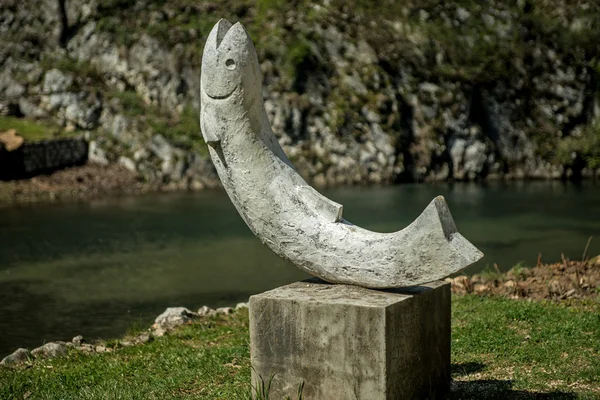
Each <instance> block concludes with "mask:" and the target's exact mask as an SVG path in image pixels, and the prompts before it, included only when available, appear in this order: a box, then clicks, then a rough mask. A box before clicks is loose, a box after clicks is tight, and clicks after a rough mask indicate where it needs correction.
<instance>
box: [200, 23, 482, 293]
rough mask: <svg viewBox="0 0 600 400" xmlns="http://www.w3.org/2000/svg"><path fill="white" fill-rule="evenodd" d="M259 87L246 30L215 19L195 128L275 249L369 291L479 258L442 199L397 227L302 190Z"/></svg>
mask: <svg viewBox="0 0 600 400" xmlns="http://www.w3.org/2000/svg"><path fill="white" fill-rule="evenodd" d="M261 85H262V77H261V73H260V69H259V65H258V59H257V55H256V50H255V49H254V45H253V44H252V40H251V39H250V37H249V36H248V33H247V32H246V30H245V29H244V27H243V26H242V25H241V24H240V23H236V24H235V25H232V24H231V23H230V22H228V21H226V20H220V21H219V22H218V23H217V24H216V25H215V27H214V28H213V30H212V31H211V33H210V35H209V37H208V39H207V42H206V46H205V48H204V55H203V58H202V76H201V114H200V121H201V126H202V134H203V136H204V140H205V141H206V143H207V144H208V149H209V151H210V155H211V157H212V160H213V162H214V165H215V167H216V169H217V172H218V174H219V177H220V178H221V182H222V183H223V186H224V187H225V190H226V191H227V193H228V194H229V197H230V198H231V201H232V202H233V204H234V205H235V207H236V208H237V210H238V212H239V213H240V215H241V216H242V218H243V219H244V221H245V222H246V224H247V225H248V227H250V229H251V230H252V232H254V234H255V235H256V236H258V238H259V239H260V240H261V241H262V242H263V243H265V244H266V245H267V246H269V247H270V248H271V250H273V251H274V252H275V253H276V254H278V255H279V256H281V257H283V258H284V259H287V260H290V261H291V262H292V263H294V264H295V265H296V266H297V267H298V268H300V269H301V270H303V271H306V272H308V273H310V274H312V275H315V276H317V277H319V278H321V279H323V280H325V281H328V282H332V283H345V284H353V285H359V286H364V287H368V288H392V287H403V286H413V285H419V284H422V283H425V282H431V281H435V280H438V279H442V278H445V277H447V276H448V275H450V274H453V273H455V272H458V271H460V270H462V269H463V268H465V267H467V266H468V265H470V264H472V263H474V262H475V261H477V260H479V259H480V258H481V257H482V256H483V254H482V253H481V252H480V251H479V250H478V249H477V248H475V247H474V246H473V245H472V244H471V243H469V241H467V240H466V239H465V238H464V237H463V236H462V235H461V234H459V233H458V232H457V231H456V226H455V225H454V221H453V219H452V216H451V215H450V211H449V210H448V206H447V204H446V202H445V200H444V198H443V197H441V196H439V197H436V198H435V199H434V200H433V201H432V202H431V203H430V204H429V206H427V208H426V209H425V211H423V213H422V214H421V215H420V216H419V217H418V218H417V219H416V220H415V221H414V222H413V223H412V224H410V225H409V226H408V227H406V228H405V229H403V230H401V231H398V232H395V233H376V232H371V231H368V230H365V229H362V228H360V227H358V226H355V225H353V224H351V223H350V222H348V221H346V220H345V219H343V218H342V206H341V205H340V204H337V203H335V202H333V201H331V200H329V199H328V198H326V197H324V196H323V195H321V194H320V193H318V192H317V191H316V190H315V189H313V188H312V187H311V186H309V185H308V184H307V183H306V182H305V181H304V180H303V179H302V177H300V175H299V174H298V173H297V172H296V170H295V169H294V167H293V165H292V163H291V162H290V160H289V159H288V158H287V157H286V155H285V153H284V152H283V150H282V149H281V147H280V146H279V143H278V142H277V139H276V138H275V135H274V134H273V132H272V130H271V126H270V123H269V120H268V119H267V114H266V112H265V108H264V104H263V99H262V91H261Z"/></svg>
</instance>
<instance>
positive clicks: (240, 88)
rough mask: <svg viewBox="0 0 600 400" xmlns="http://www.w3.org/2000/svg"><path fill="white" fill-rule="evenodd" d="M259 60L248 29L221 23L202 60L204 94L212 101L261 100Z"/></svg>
mask: <svg viewBox="0 0 600 400" xmlns="http://www.w3.org/2000/svg"><path fill="white" fill-rule="evenodd" d="M261 86H262V77H261V74H260V68H259V65H258V56H257V55H256V50H255V48H254V45H253V44H252V40H251V39H250V36H249V35H248V33H247V32H246V29H245V28H244V26H243V25H242V24H240V23H239V22H238V23H236V24H231V22H229V21H227V20H225V19H221V20H220V21H219V22H218V23H217V24H216V25H215V26H214V28H213V29H212V31H211V32H210V34H209V35H208V39H207V40H206V45H205V47H204V54H203V56H202V75H201V87H202V91H203V92H204V93H205V94H206V95H207V96H208V97H210V98H211V99H215V100H224V99H229V98H236V99H237V98H239V97H241V98H242V101H243V102H244V103H245V102H248V101H252V102H254V101H255V100H256V99H257V98H262V97H261V96H262V94H261Z"/></svg>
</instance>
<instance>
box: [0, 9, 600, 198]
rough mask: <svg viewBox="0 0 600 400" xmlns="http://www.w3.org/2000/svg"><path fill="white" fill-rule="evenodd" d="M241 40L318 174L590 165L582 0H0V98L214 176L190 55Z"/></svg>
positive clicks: (378, 178) (487, 174)
mask: <svg viewBox="0 0 600 400" xmlns="http://www.w3.org/2000/svg"><path fill="white" fill-rule="evenodd" d="M221 17H225V18H228V19H230V20H234V21H235V20H240V21H242V22H243V23H244V24H245V26H246V27H247V28H248V30H249V32H250V34H251V35H252V37H253V38H254V40H255V44H256V47H257V50H258V51H259V59H260V60H261V68H262V72H263V75H264V88H265V91H264V97H265V104H266V108H267V111H268V114H269V116H270V118H271V122H272V125H273V129H274V131H275V133H276V134H277V136H278V138H279V141H280V143H281V144H282V146H283V148H284V150H285V151H286V153H287V154H288V155H289V157H290V159H292V161H293V162H294V164H295V165H296V167H297V168H298V169H299V171H300V172H301V173H302V174H303V175H304V176H305V177H306V178H308V179H309V180H311V181H312V182H313V183H315V184H317V185H337V184H356V183H394V182H402V181H431V180H452V179H454V180H480V179H485V178H568V177H571V178H574V179H576V178H579V177H581V176H591V175H594V174H595V169H597V168H598V167H600V125H599V124H598V123H597V122H596V121H597V120H598V118H599V117H600V5H599V4H598V3H597V2H596V1H592V0H588V1H585V0H556V1H548V0H519V1H508V2H506V1H500V0H485V1H475V0H461V1H456V2H446V3H443V4H442V3H438V2H433V1H430V0H425V1H419V2H417V1H414V2H394V1H389V0H383V1H368V0H351V1H341V0H324V1H319V2H308V1H303V0H296V1H282V0H259V1H256V2H255V1H250V0H239V1H232V0H223V1H218V2H217V1H215V2H211V1H192V0H173V1H164V0H103V1H98V0H79V1H78V0H41V1H30V0H4V1H2V3H1V4H0V32H2V34H1V36H0V42H1V43H0V66H1V71H0V113H1V114H3V115H8V116H14V117H23V118H29V119H40V120H44V119H51V120H53V121H54V122H56V123H58V124H60V125H61V126H62V127H63V129H64V130H66V131H73V130H82V131H86V132H87V133H86V135H88V136H89V138H90V140H91V143H90V159H91V160H93V161H95V162H98V163H120V164H122V165H123V166H124V167H126V168H128V169H130V170H132V171H135V172H136V173H138V174H140V175H141V176H142V177H144V179H145V180H147V181H149V182H161V183H164V184H168V185H172V186H175V187H194V188H200V187H203V186H206V185H212V184H214V182H215V175H214V171H213V169H212V166H211V164H210V160H209V159H208V158H207V155H206V148H205V145H204V143H203V142H202V138H201V135H200V132H199V130H200V127H199V123H198V117H197V116H198V108H199V83H200V72H199V70H200V62H201V55H202V48H203V44H204V41H205V39H206V36H207V35H208V33H209V31H210V29H211V28H212V26H213V24H214V23H216V22H217V21H218V19H219V18H221Z"/></svg>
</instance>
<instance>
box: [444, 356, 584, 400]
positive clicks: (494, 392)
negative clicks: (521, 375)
mask: <svg viewBox="0 0 600 400" xmlns="http://www.w3.org/2000/svg"><path fill="white" fill-rule="evenodd" d="M484 368H485V364H482V363H478V362H467V363H461V364H452V377H454V378H456V377H460V376H466V375H470V374H474V373H476V372H479V371H481V370H482V369H484ZM512 386H513V382H512V381H511V380H498V379H480V380H474V381H452V386H451V392H450V397H449V398H450V399H456V400H458V399H461V400H463V399H465V400H469V399H478V400H479V399H501V400H507V399H516V400H525V399H527V400H529V399H534V400H538V399H539V400H570V399H575V398H577V396H576V395H575V394H573V393H568V392H550V393H540V392H531V391H527V390H514V389H513V387H512Z"/></svg>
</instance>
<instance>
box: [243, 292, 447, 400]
mask: <svg viewBox="0 0 600 400" xmlns="http://www.w3.org/2000/svg"><path fill="white" fill-rule="evenodd" d="M249 308H250V353H251V361H252V367H253V371H252V383H253V385H256V382H257V379H258V378H259V376H262V378H263V379H264V380H265V381H268V380H269V377H271V376H272V375H273V374H275V375H274V378H273V381H272V386H271V392H270V395H271V396H270V398H273V399H280V398H284V397H285V396H290V397H291V398H292V399H295V398H296V397H295V396H296V392H297V388H298V385H299V384H301V383H302V382H304V392H303V394H304V398H305V399H307V400H334V399H335V400H345V399H353V400H354V399H361V400H383V399H387V400H391V399H394V400H396V399H427V398H429V399H433V398H443V397H444V396H445V395H446V394H447V392H448V389H449V383H450V285H449V284H448V283H445V282H434V283H431V284H427V285H424V286H418V287H414V288H408V289H401V290H387V291H379V290H371V289H364V288H359V287H354V286H346V285H331V284H328V283H324V282H321V281H318V280H308V281H304V282H297V283H294V284H291V285H288V286H283V287H280V288H277V289H274V290H271V291H269V292H265V293H262V294H259V295H256V296H252V297H250V307H249Z"/></svg>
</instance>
